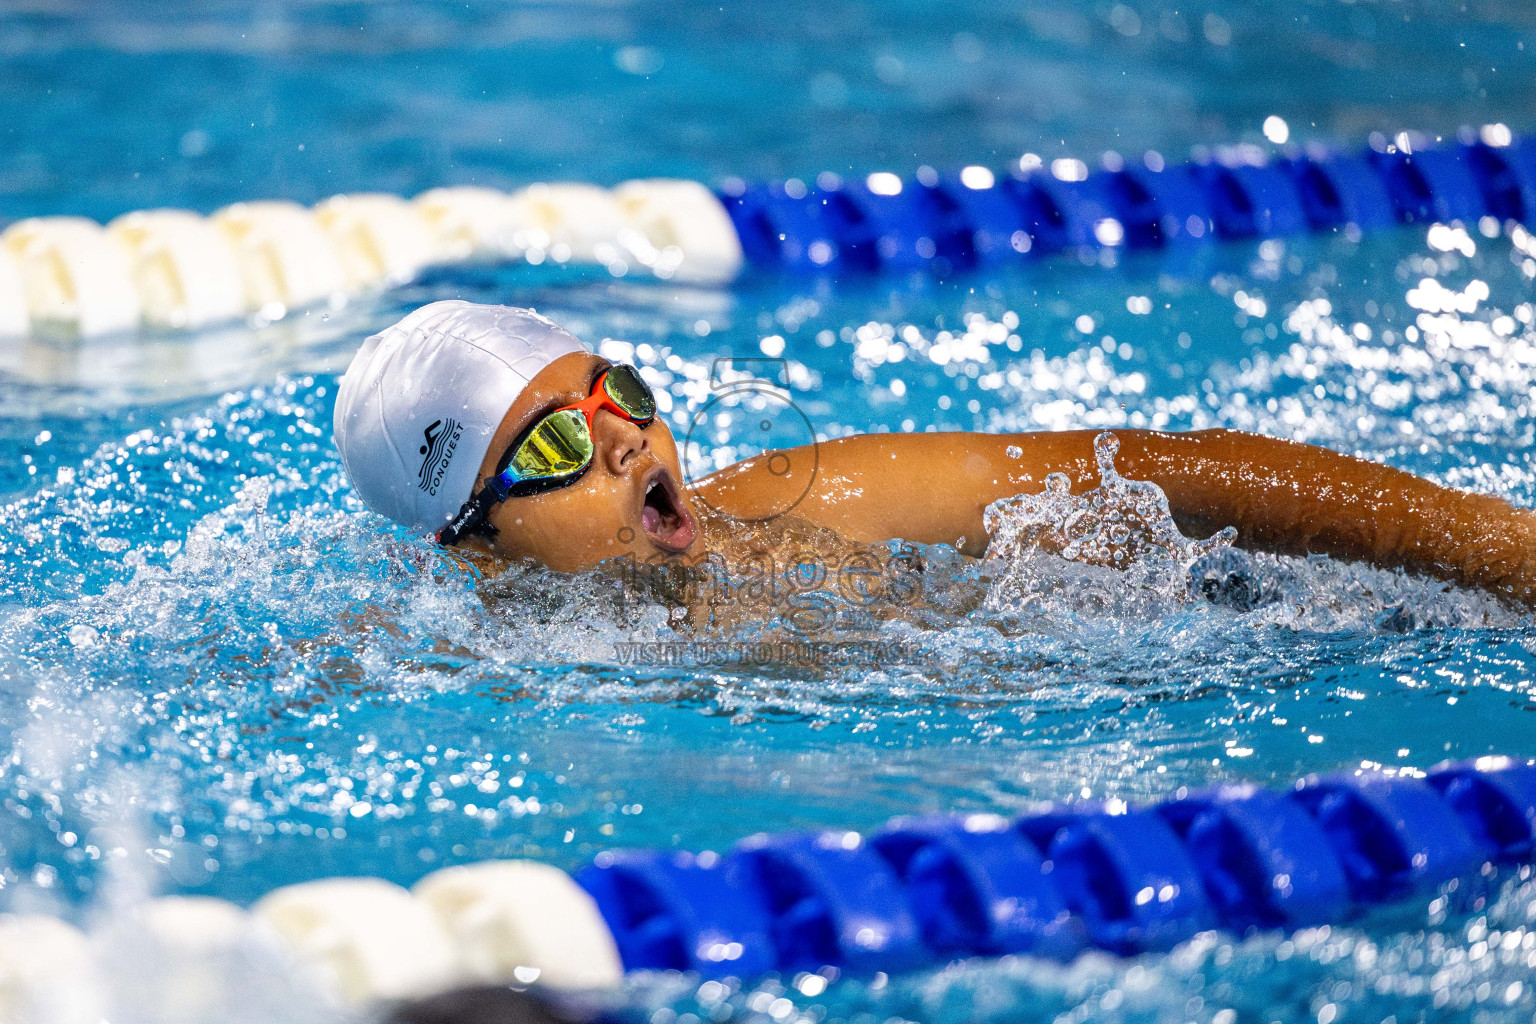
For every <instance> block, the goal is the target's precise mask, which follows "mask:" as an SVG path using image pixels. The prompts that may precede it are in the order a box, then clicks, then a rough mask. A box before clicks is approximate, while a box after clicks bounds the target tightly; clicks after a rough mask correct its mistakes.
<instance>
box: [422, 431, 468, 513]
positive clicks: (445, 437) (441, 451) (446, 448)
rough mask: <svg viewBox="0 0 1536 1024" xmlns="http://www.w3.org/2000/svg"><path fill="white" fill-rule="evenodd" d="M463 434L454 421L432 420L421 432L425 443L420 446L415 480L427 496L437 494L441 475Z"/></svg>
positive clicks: (441, 479)
mask: <svg viewBox="0 0 1536 1024" xmlns="http://www.w3.org/2000/svg"><path fill="white" fill-rule="evenodd" d="M463 432H464V428H463V427H461V426H460V425H459V421H458V420H455V419H445V420H433V421H432V422H431V423H430V424H428V425H427V429H425V430H423V431H422V432H421V435H422V437H424V438H426V443H425V444H423V445H422V446H421V455H422V459H421V469H420V470H418V471H417V473H416V478H417V480H418V481H419V482H420V483H419V486H420V487H421V489H422V490H424V491H426V492H427V493H428V494H432V495H436V494H437V488H438V485H440V484H441V483H442V482H443V474H444V473H446V472H447V471H448V463H449V461H450V460H452V458H453V450H454V449H455V448H457V447H458V446H459V435H460V434H462V433H463Z"/></svg>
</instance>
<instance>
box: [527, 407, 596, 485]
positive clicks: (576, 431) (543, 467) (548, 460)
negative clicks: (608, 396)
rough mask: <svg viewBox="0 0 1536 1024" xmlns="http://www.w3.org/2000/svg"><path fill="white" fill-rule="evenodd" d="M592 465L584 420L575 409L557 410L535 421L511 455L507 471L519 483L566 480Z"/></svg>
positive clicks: (590, 443)
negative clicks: (514, 476)
mask: <svg viewBox="0 0 1536 1024" xmlns="http://www.w3.org/2000/svg"><path fill="white" fill-rule="evenodd" d="M591 461H592V435H591V433H589V432H588V430H587V420H586V417H584V416H583V415H582V414H581V413H580V412H578V411H577V410H575V409H561V410H560V411H559V412H554V413H550V414H549V415H548V416H546V417H544V418H543V419H542V420H540V421H539V423H538V425H537V426H536V427H534V428H533V432H532V433H531V434H529V435H528V438H527V440H525V441H524V442H523V443H522V444H520V445H518V446H517V451H516V452H514V453H513V455H512V462H511V469H512V471H513V472H514V473H515V474H516V475H517V478H518V479H519V480H537V479H540V478H546V477H558V476H567V475H569V474H571V473H575V472H577V471H578V470H581V469H585V468H586V466H587V464H588V463H590V462H591Z"/></svg>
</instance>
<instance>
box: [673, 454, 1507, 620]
mask: <svg viewBox="0 0 1536 1024" xmlns="http://www.w3.org/2000/svg"><path fill="white" fill-rule="evenodd" d="M1114 433H1115V436H1116V437H1118V438H1119V440H1120V443H1121V449H1120V454H1119V456H1118V458H1117V460H1116V464H1117V466H1118V468H1119V470H1120V473H1121V474H1122V475H1123V476H1125V477H1128V478H1130V479H1133V480H1150V481H1152V482H1153V483H1156V484H1157V485H1158V486H1159V487H1161V488H1162V489H1163V491H1164V492H1165V493H1166V494H1167V495H1168V501H1169V505H1170V507H1171V508H1172V510H1173V514H1174V519H1175V521H1176V522H1177V523H1178V525H1179V528H1180V529H1181V530H1182V531H1183V532H1184V533H1186V534H1187V535H1189V536H1207V535H1209V534H1211V533H1214V532H1215V531H1216V530H1218V529H1220V528H1221V527H1223V526H1228V525H1230V526H1234V527H1236V528H1237V530H1238V542H1239V543H1240V544H1241V545H1243V546H1244V547H1248V548H1253V549H1260V550H1267V551H1275V552H1281V553H1290V554H1301V553H1309V552H1312V553H1320V554H1328V555H1333V556H1336V557H1342V558H1351V559H1361V560H1365V561H1369V562H1372V563H1374V564H1376V565H1382V566H1393V567H1403V568H1407V569H1411V570H1414V571H1417V572H1422V573H1425V574H1428V575H1432V576H1435V577H1438V578H1441V579H1447V580H1452V581H1454V582H1457V583H1462V584H1471V585H1476V586H1481V587H1485V588H1487V589H1489V590H1493V591H1495V592H1498V593H1502V594H1504V595H1505V596H1508V597H1511V598H1514V599H1516V600H1519V601H1522V602H1524V603H1527V604H1536V513H1533V512H1530V511H1528V510H1524V509H1516V508H1513V507H1512V506H1510V505H1509V504H1508V503H1507V502H1505V501H1503V500H1502V499H1499V498H1494V497H1490V496H1487V495H1479V494H1469V493H1466V492H1463V491H1457V490H1453V489H1450V488H1445V487H1440V486H1438V485H1436V484H1433V483H1430V482H1429V481H1427V480H1424V479H1422V478H1420V477H1416V476H1414V475H1412V474H1411V473H1406V472H1403V471H1402V470H1398V469H1393V468H1392V467H1390V466H1382V465H1379V464H1377V463H1374V462H1367V461H1365V460H1362V459H1356V458H1353V457H1351V456H1347V455H1341V454H1339V453H1337V452H1334V451H1330V450H1329V449H1326V448H1318V447H1314V446H1311V445H1303V444H1298V443H1295V442H1292V441H1283V440H1278V439H1275V438H1270V437H1264V436H1261V435H1256V434H1244V433H1239V432H1236V431H1227V430H1208V431H1196V432H1191V433H1184V434H1166V433H1158V432H1155V431H1142V430H1117V431H1115V432H1114ZM1095 434H1096V432H1095V431H1086V430H1084V431H1063V432H1052V433H1040V434H972V433H936V434H867V435H860V436H857V437H851V438H846V439H842V440H838V441H830V442H826V443H823V444H821V445H819V446H817V447H816V448H815V449H811V448H800V449H789V450H786V451H785V452H782V453H768V454H765V455H763V456H759V457H757V458H755V459H751V460H748V461H746V462H744V463H740V464H738V466H733V467H730V468H729V469H726V470H724V471H722V472H720V473H716V474H714V475H713V476H711V477H709V478H706V480H704V481H700V484H699V485H698V486H699V487H700V488H701V493H702V494H704V495H705V496H706V497H707V498H710V499H711V503H712V504H715V503H718V504H717V507H720V508H723V509H724V510H725V511H730V512H735V513H736V514H747V515H753V514H757V515H762V514H767V513H770V512H772V511H775V510H778V511H782V510H784V509H786V508H788V507H789V506H793V510H794V512H795V514H797V515H801V516H804V517H805V518H807V519H810V520H811V521H813V522H816V523H819V524H822V525H825V526H828V527H831V528H833V529H835V530H837V531H838V532H840V533H842V534H843V535H844V536H846V537H848V538H849V539H852V540H858V541H864V542H878V541H882V540H887V539H890V538H893V537H903V538H905V539H907V540H913V541H917V542H920V543H940V542H942V543H949V544H958V546H959V547H960V548H961V549H962V550H963V551H965V552H966V553H967V554H971V555H980V554H981V553H983V552H984V551H985V548H986V535H985V532H984V531H983V529H982V519H981V514H982V510H983V509H985V508H986V506H987V505H989V504H991V503H992V502H993V501H996V500H997V499H999V498H1004V497H1009V496H1011V495H1014V494H1019V493H1033V492H1038V491H1040V490H1041V489H1042V488H1043V486H1044V479H1045V477H1046V475H1047V474H1049V473H1053V472H1060V473H1064V474H1066V475H1067V476H1068V477H1069V478H1070V479H1071V480H1072V489H1073V491H1074V492H1080V491H1083V490H1086V489H1088V488H1091V487H1094V486H1097V484H1098V482H1099V481H1098V469H1097V464H1096V463H1095V461H1094V457H1093V438H1094V436H1095ZM1010 448H1015V449H1017V450H1018V452H1019V454H1017V455H1010V454H1009V449H1010ZM774 455H780V456H782V458H780V459H779V460H778V461H777V462H776V463H774V465H773V466H771V467H770V465H769V460H770V459H772V458H773V456H774ZM775 470H776V472H775ZM802 493H803V495H804V496H803V497H799V495H801V494H802ZM797 498H798V501H797V500H796V499H797ZM733 505H734V506H735V507H733Z"/></svg>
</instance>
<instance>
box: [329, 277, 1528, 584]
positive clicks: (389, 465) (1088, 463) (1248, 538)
mask: <svg viewBox="0 0 1536 1024" xmlns="http://www.w3.org/2000/svg"><path fill="white" fill-rule="evenodd" d="M655 412H656V409H655V403H654V399H653V396H652V394H651V392H650V389H649V387H647V386H646V385H645V383H644V382H643V381H642V380H641V379H640V376H639V374H638V373H637V372H636V371H635V370H634V369H633V368H631V367H628V366H624V365H623V364H614V363H611V362H609V361H608V360H606V359H603V358H600V357H599V356H597V355H594V354H593V353H591V352H590V351H589V350H588V349H587V348H586V347H585V346H584V345H583V344H582V343H581V342H579V341H577V339H576V338H575V337H573V336H572V335H571V334H570V333H568V332H567V331H565V330H564V329H562V328H561V327H559V326H558V325H556V324H555V323H553V322H552V321H550V320H548V319H545V318H544V317H542V316H539V315H538V314H536V313H534V312H532V311H531V310H524V309H516V308H512V307H507V306H483V305H475V304H472V303H468V302H462V301H444V302H434V303H432V304H431V305H428V306H423V307H422V308H421V309H418V310H416V311H415V312H413V313H411V314H410V315H409V316H407V317H405V318H404V319H403V320H401V321H400V322H399V323H398V324H395V325H394V326H392V327H390V328H388V329H386V330H385V331H383V332H382V333H380V334H377V335H374V336H373V337H371V338H369V339H368V340H367V341H366V342H364V344H363V346H362V348H361V349H360V350H359V351H358V353H357V355H356V357H355V358H354V359H353V360H352V364H351V366H350V368H349V369H348V370H347V373H346V375H345V377H344V378H343V379H342V382H341V387H340V391H339V393H338V395H337V402H336V444H337V448H338V449H339V450H340V453H341V459H342V463H343V465H344V466H345V468H346V471H347V474H348V476H349V477H350V478H351V480H352V483H353V485H354V486H355V487H356V489H357V492H358V494H359V495H360V496H361V497H362V499H363V501H364V502H365V503H366V504H367V505H368V506H369V507H370V508H372V509H373V510H374V511H376V512H378V513H380V514H382V515H384V516H386V517H388V518H390V519H392V520H394V521H395V522H397V523H400V524H402V525H404V526H406V527H408V528H410V529H412V530H415V531H420V532H422V533H425V534H433V535H436V536H437V537H438V539H439V541H440V542H441V543H443V544H445V545H448V546H453V547H457V548H459V549H460V550H463V551H466V552H471V553H475V554H478V555H481V556H489V557H491V558H493V559H495V560H498V561H502V562H510V561H516V560H520V559H531V560H533V561H535V562H538V563H541V564H543V565H545V566H548V567H549V568H552V569H556V570H560V571H564V572H576V571H579V570H582V569H587V568H590V567H593V566H595V565H597V564H598V563H600V562H603V561H604V560H607V559H612V558H616V557H623V556H629V557H633V558H634V559H637V560H639V561H641V562H654V561H656V560H658V559H660V560H663V561H666V560H674V561H675V560H695V559H700V558H702V557H704V556H705V555H708V554H720V553H725V554H727V555H728V553H729V551H728V549H729V548H730V546H731V544H732V538H733V537H734V536H737V535H738V534H740V533H741V532H742V530H741V529H740V527H741V525H742V523H743V521H745V522H746V523H755V522H760V521H763V520H765V519H768V518H771V517H773V516H775V514H776V513H778V512H780V511H782V510H784V509H787V508H790V507H792V508H793V513H792V516H793V519H794V520H795V521H797V522H799V523H802V524H804V526H805V527H806V528H807V529H808V530H809V531H810V533H812V534H815V535H818V536H822V537H825V536H826V534H827V533H828V532H829V531H830V532H831V533H834V534H836V535H837V537H839V538H841V539H842V540H844V541H846V542H848V543H850V544H855V545H867V544H876V543H880V542H885V541H890V540H895V539H898V538H899V539H902V540H906V541H912V542H916V543H921V544H937V543H945V544H951V545H954V546H956V547H957V548H958V549H959V550H960V551H961V552H963V553H964V554H966V555H970V556H976V557H979V556H981V555H982V554H983V553H985V551H986V548H987V534H986V532H985V530H984V529H983V524H982V513H983V510H984V509H986V508H987V506H988V505H990V504H991V503H992V502H994V501H997V500H998V499H1000V498H1006V497H1009V496H1012V495H1016V494H1020V493H1036V492H1039V491H1041V490H1042V488H1043V487H1044V485H1045V484H1044V482H1045V479H1046V477H1047V475H1048V474H1051V473H1063V474H1065V475H1066V476H1067V477H1068V478H1070V480H1071V482H1072V489H1073V491H1074V492H1080V491H1083V490H1087V489H1090V488H1093V487H1095V486H1097V485H1098V483H1099V474H1098V470H1097V463H1096V461H1095V458H1094V450H1093V440H1094V437H1095V435H1096V433H1097V432H1095V431H1063V432H1050V433H1030V434H980V433H965V432H953V433H923V434H865V435H859V436H854V437H848V438H842V439H838V440H832V441H826V442H822V443H821V444H819V445H818V446H816V449H815V450H812V449H811V448H808V447H807V448H792V449H785V450H782V451H777V452H767V453H764V454H763V455H759V456H756V457H754V458H750V459H747V460H745V461H743V462H740V463H737V464H736V465H733V466H730V467H728V468H726V469H724V470H721V471H719V472H716V473H713V474H711V475H709V476H707V477H705V478H704V479H702V480H697V481H692V482H689V481H685V480H684V479H683V475H682V469H681V466H680V463H679V458H678V451H677V443H676V441H675V439H674V438H673V436H672V432H671V431H670V430H669V429H668V427H667V425H666V423H665V422H663V421H662V420H661V419H659V418H656V416H655ZM1114 435H1115V436H1116V438H1118V440H1119V442H1120V451H1119V455H1118V459H1117V463H1118V467H1119V470H1120V472H1121V474H1122V476H1124V477H1125V478H1127V479H1133V480H1146V481H1151V482H1152V483H1155V484H1157V485H1158V486H1159V487H1161V488H1162V490H1163V491H1164V492H1165V493H1166V494H1167V497H1168V502H1169V505H1170V507H1171V509H1172V512H1173V516H1174V519H1175V522H1176V523H1177V524H1178V526H1179V528H1180V529H1181V530H1182V531H1183V532H1184V533H1186V534H1188V535H1191V536H1205V535H1208V534H1211V533H1213V532H1215V531H1217V530H1219V529H1221V528H1223V527H1225V526H1232V527H1235V528H1236V530H1237V543H1238V545H1239V546H1242V547H1246V548H1250V549H1255V550H1264V551H1270V552H1275V553H1285V554H1302V553H1321V554H1327V555H1332V556H1335V557H1338V558H1347V559H1358V560H1363V561H1367V562H1370V563H1372V564H1374V565H1377V566H1382V567H1395V568H1403V569H1407V570H1409V571H1411V572H1416V573H1422V574H1425V575H1429V576H1433V577H1436V578H1438V579H1442V580H1447V581H1451V582H1454V583H1459V584H1464V585H1470V586H1477V587H1481V588H1484V589H1486V590H1489V591H1491V592H1493V593H1495V594H1498V595H1500V596H1502V597H1504V598H1506V599H1507V600H1510V601H1512V602H1515V603H1518V604H1521V605H1525V606H1532V605H1536V513H1533V512H1531V511H1529V510H1526V509H1518V508H1514V507H1512V506H1511V505H1510V504H1509V503H1507V502H1505V501H1503V500H1502V499H1499V498H1495V497H1491V496H1488V495H1480V494H1472V493H1467V492H1464V491H1458V490H1453V489H1450V488H1446V487H1441V486H1438V485H1436V484H1433V483H1430V482H1429V481H1427V480H1423V479H1420V478H1419V477H1416V476H1413V475H1412V474H1409V473H1406V472H1403V471H1401V470H1397V469H1393V468H1391V467H1389V466H1382V465H1378V464H1376V463H1373V462H1367V461H1364V460H1362V459H1357V458H1353V457H1350V456H1347V455H1340V454H1338V453H1336V452H1333V451H1330V450H1328V449H1325V448H1318V447H1313V446H1311V445H1305V444H1300V443H1297V442H1292V441H1284V440H1277V439H1274V438H1269V437H1263V436H1260V435H1254V434H1245V433H1239V432H1236V431H1230V430H1203V431H1194V432H1190V433H1182V434H1171V433H1160V432H1156V431H1148V430H1116V431H1114ZM802 493H803V495H804V496H803V497H800V496H801V495H802ZM797 498H798V499H799V500H798V503H796V499H797ZM784 518H785V519H788V518H790V517H784ZM748 532H750V531H748Z"/></svg>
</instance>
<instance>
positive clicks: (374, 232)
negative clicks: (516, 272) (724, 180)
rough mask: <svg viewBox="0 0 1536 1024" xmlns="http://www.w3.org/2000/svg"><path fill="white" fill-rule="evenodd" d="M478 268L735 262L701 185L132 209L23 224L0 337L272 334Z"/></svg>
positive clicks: (685, 270)
mask: <svg viewBox="0 0 1536 1024" xmlns="http://www.w3.org/2000/svg"><path fill="white" fill-rule="evenodd" d="M476 259H479V260H525V261H527V262H528V263H534V264H538V263H543V262H545V261H546V260H549V261H554V262H557V263H573V264H595V265H602V266H606V267H607V268H608V269H609V271H610V272H613V273H616V274H623V273H625V272H627V271H628V270H629V269H630V268H640V269H644V270H646V271H648V272H649V273H651V274H653V275H655V276H657V277H661V278H664V279H673V280H678V281H686V282H697V283H720V282H725V281H729V280H731V279H732V278H733V277H735V275H736V273H737V271H738V270H739V269H740V267H741V263H742V251H741V245H740V243H739V241H738V240H737V234H736V229H735V228H734V227H733V226H732V224H731V219H730V216H729V215H728V214H727V212H726V210H725V207H724V206H723V205H722V203H721V201H720V200H719V199H718V198H717V197H716V196H715V195H714V194H713V193H712V192H710V190H709V189H707V188H705V187H704V186H703V185H701V184H699V183H697V182H692V181H681V180H670V179H648V180H638V181H629V182H625V183H623V184H622V185H619V186H618V187H617V188H614V189H605V188H599V187H597V186H595V185H586V184H579V183H555V184H536V185H531V186H529V187H527V188H524V189H522V190H520V191H517V192H511V193H507V192H501V191H498V190H496V189H491V188H482V187H478V186H458V187H451V188H435V189H431V190H430V191H427V192H424V193H422V194H421V195H419V196H417V197H416V198H415V199H411V200H407V199H402V198H401V197H399V196H394V195H389V194H385V193H359V194H353V195H339V196H334V197H332V198H330V199H327V200H325V201H324V202H322V203H320V204H318V205H316V206H315V207H313V208H306V207H303V206H300V205H299V204H298V203H293V202H288V201H285V200H265V201H257V202H244V203H235V204H233V205H231V206H227V207H224V208H223V209H221V210H218V211H216V212H215V213H213V214H212V215H211V216H207V217H205V216H202V215H200V214H197V213H194V212H192V211H190V210H175V209H162V210H142V211H136V212H133V213H127V214H124V215H123V216H121V217H118V218H117V219H115V220H113V221H111V222H110V223H108V224H106V225H105V226H103V225H100V224H97V223H96V222H95V221H92V220H89V219H87V218H84V217H33V218H28V219H26V220H22V221H17V222H16V223H14V224H12V225H10V226H9V227H8V228H6V229H5V230H4V232H3V233H0V336H11V337H18V336H26V335H29V334H37V335H40V336H49V337H66V338H67V337H82V338H88V337H98V336H102V335H112V334H124V333H131V332H134V331H138V330H142V329H148V330H151V331H157V330H158V331H164V330H199V329H202V328H207V327H211V326H215V325H219V324H224V323H231V322H234V321H237V320H239V319H240V318H242V317H249V318H252V319H254V320H255V321H257V322H259V323H271V322H273V321H276V320H280V319H282V318H283V317H285V316H286V315H287V314H288V313H290V312H292V311H294V310H298V309H304V308H308V307H314V306H319V305H324V304H330V305H331V306H333V307H334V306H338V305H341V304H343V303H345V302H346V301H347V300H348V299H349V298H351V297H354V296H358V295H364V294H367V293H369V292H371V291H378V290H382V289H385V288H388V287H391V286H394V285H398V284H402V283H405V282H407V281H409V280H411V279H412V278H413V277H414V276H415V275H416V274H418V273H419V272H420V271H421V270H422V269H424V268H425V267H428V266H432V265H437V264H448V263H457V262H463V261H467V260H476Z"/></svg>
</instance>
